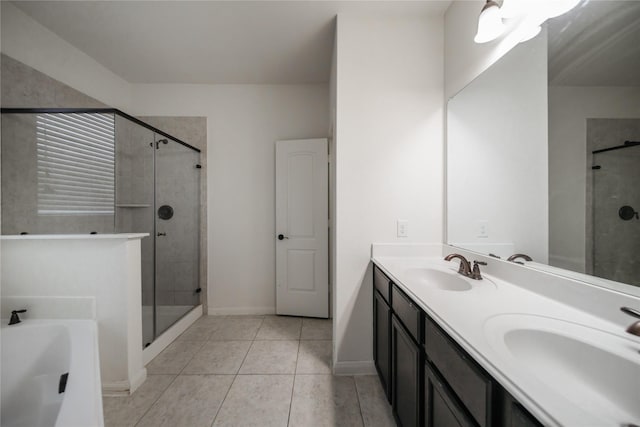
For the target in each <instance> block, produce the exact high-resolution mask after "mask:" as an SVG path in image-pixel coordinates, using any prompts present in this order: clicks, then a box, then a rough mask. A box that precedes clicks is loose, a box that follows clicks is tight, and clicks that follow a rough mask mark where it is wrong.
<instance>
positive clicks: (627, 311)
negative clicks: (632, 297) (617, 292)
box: [620, 307, 640, 319]
mask: <svg viewBox="0 0 640 427" xmlns="http://www.w3.org/2000/svg"><path fill="white" fill-rule="evenodd" d="M620 311H622V312H623V313H625V314H628V315H629V316H631V317H636V318H638V319H640V311H639V310H636V309H635V308H630V307H620Z"/></svg>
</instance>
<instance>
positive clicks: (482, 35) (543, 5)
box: [474, 0, 581, 43]
mask: <svg viewBox="0 0 640 427" xmlns="http://www.w3.org/2000/svg"><path fill="white" fill-rule="evenodd" d="M580 1H581V0H502V5H501V6H499V5H498V3H497V2H496V1H494V0H487V2H486V4H485V5H484V7H483V8H482V12H480V17H479V18H478V33H477V34H476V36H475V38H474V41H475V42H476V43H486V42H489V41H491V40H495V39H496V38H498V37H499V36H500V35H501V34H502V33H504V32H505V31H506V30H508V32H509V33H512V35H513V36H514V37H516V39H517V40H519V41H520V42H524V41H527V40H530V39H532V38H534V37H535V36H537V35H538V34H539V33H540V31H541V30H542V27H541V25H542V24H543V23H544V22H545V21H546V20H547V19H549V18H555V17H556V16H560V15H562V14H564V13H567V12H568V11H570V10H571V9H573V8H574V7H576V6H577V5H578V3H580Z"/></svg>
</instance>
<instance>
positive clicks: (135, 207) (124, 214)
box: [115, 115, 155, 346]
mask: <svg viewBox="0 0 640 427" xmlns="http://www.w3.org/2000/svg"><path fill="white" fill-rule="evenodd" d="M115 128H116V131H115V135H116V200H115V210H116V232H117V233H149V237H145V238H144V239H142V240H141V242H140V244H141V260H142V264H141V269H142V345H143V346H147V345H149V344H150V343H151V342H153V340H154V339H155V332H154V326H153V323H154V321H153V319H154V298H155V297H154V294H155V292H154V280H155V277H154V270H153V268H154V260H153V257H154V244H153V241H154V236H153V233H154V220H153V217H154V215H153V191H154V186H153V180H154V158H153V156H154V148H153V147H154V137H155V134H154V132H153V131H151V130H149V129H147V128H145V127H142V126H140V125H138V124H136V123H134V122H131V121H129V120H127V119H125V118H123V117H121V116H119V115H116V118H115Z"/></svg>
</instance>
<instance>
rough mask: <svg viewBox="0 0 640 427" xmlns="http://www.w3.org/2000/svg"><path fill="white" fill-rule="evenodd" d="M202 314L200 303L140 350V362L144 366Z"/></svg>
mask: <svg viewBox="0 0 640 427" xmlns="http://www.w3.org/2000/svg"><path fill="white" fill-rule="evenodd" d="M200 316H202V304H201V305H198V306H196V307H195V308H194V309H193V310H191V311H190V312H189V313H187V314H185V316H184V317H183V318H182V319H180V320H178V321H177V322H176V323H174V324H173V326H171V327H170V328H169V329H167V330H166V331H165V332H164V333H163V334H162V335H160V336H159V337H158V338H156V339H155V340H154V341H153V342H152V343H151V344H150V345H149V347H147V348H145V349H144V350H142V363H143V364H144V365H145V366H146V365H147V364H148V363H149V362H151V361H152V360H153V358H154V357H156V356H157V355H158V354H160V352H161V351H162V350H164V349H165V348H167V346H168V345H169V344H171V343H172V342H173V341H174V340H175V339H176V338H178V336H180V334H181V333H183V332H184V331H186V330H187V328H188V327H189V326H191V325H192V324H193V322H195V321H196V320H198V318H199V317H200Z"/></svg>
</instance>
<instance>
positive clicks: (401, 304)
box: [391, 285, 422, 343]
mask: <svg viewBox="0 0 640 427" xmlns="http://www.w3.org/2000/svg"><path fill="white" fill-rule="evenodd" d="M391 289H392V290H391V307H392V308H393V312H394V313H395V314H396V316H398V318H399V319H400V320H401V321H402V323H403V324H404V326H405V327H406V328H407V330H408V331H409V332H410V333H411V335H412V336H413V339H414V340H416V341H417V342H419V343H421V342H422V334H421V333H420V332H421V330H422V328H421V325H422V318H421V313H422V312H421V311H420V308H419V307H418V306H417V305H416V304H414V303H413V301H411V300H410V299H409V297H408V296H406V295H405V294H404V292H402V291H401V290H400V289H399V288H398V287H397V286H396V285H393V286H392V287H391Z"/></svg>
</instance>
